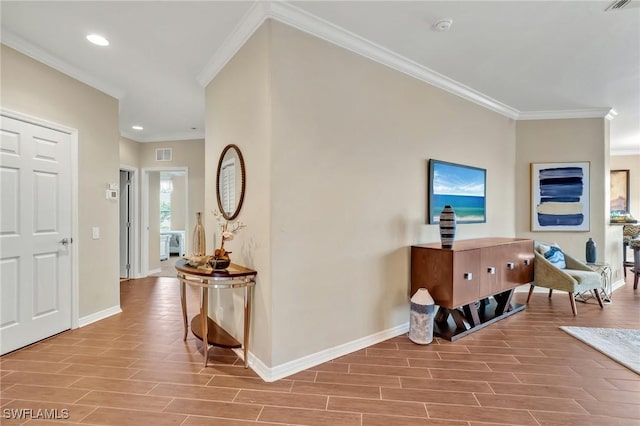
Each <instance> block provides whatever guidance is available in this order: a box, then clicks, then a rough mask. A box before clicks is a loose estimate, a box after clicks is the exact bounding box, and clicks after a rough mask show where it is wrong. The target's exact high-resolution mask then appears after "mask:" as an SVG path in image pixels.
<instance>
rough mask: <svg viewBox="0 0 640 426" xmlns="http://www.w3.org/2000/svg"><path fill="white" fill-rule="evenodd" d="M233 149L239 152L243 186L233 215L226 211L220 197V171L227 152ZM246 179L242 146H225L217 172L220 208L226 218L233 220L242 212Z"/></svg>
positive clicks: (217, 193)
mask: <svg viewBox="0 0 640 426" xmlns="http://www.w3.org/2000/svg"><path fill="white" fill-rule="evenodd" d="M232 149H233V150H235V151H236V154H238V158H239V159H240V180H241V182H242V183H241V185H242V186H241V187H240V200H239V201H238V205H237V206H236V209H235V210H234V212H233V213H232V214H231V215H228V214H227V212H225V211H224V209H223V208H222V200H221V199H220V171H221V170H222V161H223V160H224V156H225V154H226V153H227V152H228V151H230V150H232ZM246 180H247V179H246V174H245V169H244V158H243V157H242V152H240V148H238V146H237V145H234V144H229V145H227V146H225V147H224V149H223V150H222V154H220V159H219V160H218V171H217V172H216V198H217V200H218V210H219V211H220V213H221V214H222V217H224V218H225V219H226V220H233V219H235V218H236V217H238V215H239V214H240V209H241V208H242V203H243V202H244V192H245V186H246Z"/></svg>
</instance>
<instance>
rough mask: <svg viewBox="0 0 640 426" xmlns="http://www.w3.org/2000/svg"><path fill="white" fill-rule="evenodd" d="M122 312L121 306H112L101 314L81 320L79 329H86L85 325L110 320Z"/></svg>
mask: <svg viewBox="0 0 640 426" xmlns="http://www.w3.org/2000/svg"><path fill="white" fill-rule="evenodd" d="M121 312H122V309H120V305H116V306H112V307H110V308H107V309H105V310H102V311H100V312H96V313H95V314H91V315H87V316H86V317H82V318H80V319H79V320H78V327H84V326H85V325H89V324H93V323H94V322H96V321H100V320H103V319H105V318H109V317H110V316H113V315H116V314H119V313H121Z"/></svg>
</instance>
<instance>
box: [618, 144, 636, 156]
mask: <svg viewBox="0 0 640 426" xmlns="http://www.w3.org/2000/svg"><path fill="white" fill-rule="evenodd" d="M611 155H640V146H639V147H637V148H626V149H615V150H611Z"/></svg>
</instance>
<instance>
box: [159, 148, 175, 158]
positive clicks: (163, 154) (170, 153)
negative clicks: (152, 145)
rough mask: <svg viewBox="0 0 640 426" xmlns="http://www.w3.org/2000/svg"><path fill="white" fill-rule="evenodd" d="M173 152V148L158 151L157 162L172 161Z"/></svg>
mask: <svg viewBox="0 0 640 426" xmlns="http://www.w3.org/2000/svg"><path fill="white" fill-rule="evenodd" d="M172 156H173V150H172V149H171V148H158V149H156V161H171V158H172Z"/></svg>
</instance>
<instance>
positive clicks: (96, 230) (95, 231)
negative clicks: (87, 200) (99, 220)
mask: <svg viewBox="0 0 640 426" xmlns="http://www.w3.org/2000/svg"><path fill="white" fill-rule="evenodd" d="M91 236H92V238H93V239H94V240H99V239H100V227H99V226H94V227H93V228H91Z"/></svg>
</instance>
